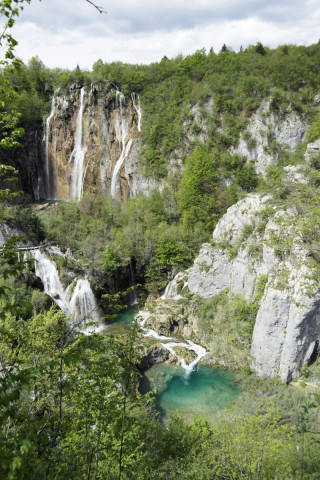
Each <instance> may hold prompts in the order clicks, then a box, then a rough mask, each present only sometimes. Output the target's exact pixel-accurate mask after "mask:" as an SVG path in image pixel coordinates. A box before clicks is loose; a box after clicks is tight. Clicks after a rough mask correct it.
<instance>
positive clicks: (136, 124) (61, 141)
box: [44, 82, 156, 200]
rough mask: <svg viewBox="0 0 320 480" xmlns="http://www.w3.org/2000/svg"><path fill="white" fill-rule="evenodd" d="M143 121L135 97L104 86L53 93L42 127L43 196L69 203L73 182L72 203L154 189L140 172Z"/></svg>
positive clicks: (131, 194) (97, 84)
mask: <svg viewBox="0 0 320 480" xmlns="http://www.w3.org/2000/svg"><path fill="white" fill-rule="evenodd" d="M141 117H142V112H141V108H140V105H139V97H138V96H136V95H134V94H132V95H123V94H122V93H121V92H119V91H118V90H116V89H115V88H114V86H113V85H111V84H109V83H107V82H106V83H104V82H99V83H95V84H91V85H88V86H85V87H82V88H80V86H78V85H72V86H71V87H70V88H69V90H68V92H67V93H66V94H65V95H60V94H56V95H55V98H54V99H53V102H52V107H51V112H50V115H49V116H48V118H47V120H46V122H45V135H44V146H45V148H44V150H45V160H44V161H45V164H46V168H45V169H46V172H47V174H46V177H47V178H46V186H47V197H48V198H50V197H52V198H58V199H61V200H70V199H73V197H75V195H74V193H73V191H74V183H75V182H77V185H79V187H78V188H79V192H80V191H81V193H80V194H79V195H78V198H75V199H79V196H82V194H83V193H85V192H91V193H94V194H96V195H101V194H103V195H107V196H113V197H115V198H118V199H120V200H121V199H127V198H129V197H130V196H134V195H137V194H138V193H139V192H143V193H148V191H149V190H150V189H151V188H154V187H156V184H155V183H154V182H153V181H151V180H148V179H146V178H145V177H144V176H143V175H142V174H141V172H140V171H139V162H138V152H139V149H140V140H139V132H140V129H141ZM77 176H78V177H79V178H78V179H76V177H77ZM80 183H81V185H80Z"/></svg>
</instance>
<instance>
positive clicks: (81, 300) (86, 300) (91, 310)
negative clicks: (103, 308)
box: [67, 278, 100, 322]
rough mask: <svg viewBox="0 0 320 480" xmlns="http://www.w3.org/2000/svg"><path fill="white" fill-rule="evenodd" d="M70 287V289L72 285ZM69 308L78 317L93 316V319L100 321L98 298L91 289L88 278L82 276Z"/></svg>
mask: <svg viewBox="0 0 320 480" xmlns="http://www.w3.org/2000/svg"><path fill="white" fill-rule="evenodd" d="M68 289H70V286H69V287H68ZM68 289H67V293H68ZM69 310H70V312H71V313H73V314H74V315H75V317H76V318H79V319H82V318H83V319H87V318H91V319H92V320H93V321H96V322H99V320H100V315H99V312H98V304H97V300H96V298H95V296H94V293H93V291H92V289H91V285H90V283H89V281H88V280H87V279H86V278H80V279H79V280H78V281H77V283H76V286H75V288H74V290H73V293H72V296H71V298H70V303H69Z"/></svg>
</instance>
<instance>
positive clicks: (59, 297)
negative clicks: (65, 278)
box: [30, 249, 70, 315]
mask: <svg viewBox="0 0 320 480" xmlns="http://www.w3.org/2000/svg"><path fill="white" fill-rule="evenodd" d="M30 253H31V255H32V257H33V258H34V259H35V260H36V261H35V266H34V267H35V272H36V275H37V277H39V278H41V280H42V283H43V286H44V292H45V293H47V294H48V295H49V296H50V297H51V298H53V300H54V301H55V303H56V304H57V305H58V307H59V308H61V310H63V311H64V312H65V313H66V314H67V315H68V314H69V313H70V311H69V302H68V299H67V296H66V294H65V291H64V288H63V286H62V283H61V280H60V277H59V273H58V270H57V267H56V265H55V263H54V262H52V261H51V260H50V259H49V258H48V257H47V256H46V255H45V254H44V253H43V252H42V251H41V250H40V249H35V250H31V251H30Z"/></svg>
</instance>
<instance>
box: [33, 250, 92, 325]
mask: <svg viewBox="0 0 320 480" xmlns="http://www.w3.org/2000/svg"><path fill="white" fill-rule="evenodd" d="M51 251H52V252H53V253H55V254H58V255H63V253H62V252H61V251H60V250H59V249H58V248H57V247H54V248H52V249H51ZM30 253H31V255H32V257H33V258H34V259H35V273H36V275H37V276H38V277H40V278H41V280H42V283H43V285H44V291H45V293H47V294H48V295H49V296H50V297H51V298H52V299H53V300H54V302H55V303H56V304H57V305H58V307H60V308H61V310H63V311H64V313H65V314H66V315H72V316H73V317H74V319H75V320H76V321H77V322H81V321H82V320H83V322H84V323H87V321H88V320H93V321H95V322H99V320H100V314H99V311H98V304H97V301H96V298H95V296H94V293H93V291H92V289H91V286H90V283H89V281H88V280H87V279H86V278H80V279H78V280H77V282H76V284H75V285H74V284H73V283H71V284H70V285H69V286H68V287H67V288H63V285H62V283H61V280H60V277H59V273H58V270H57V267H56V265H55V263H54V262H53V261H52V260H51V259H50V258H48V257H47V256H46V254H45V253H43V252H42V251H41V250H40V249H35V250H31V251H30ZM73 287H74V288H73Z"/></svg>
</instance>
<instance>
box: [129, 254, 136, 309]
mask: <svg viewBox="0 0 320 480" xmlns="http://www.w3.org/2000/svg"><path fill="white" fill-rule="evenodd" d="M129 280H130V287H133V288H132V290H131V292H130V305H137V304H138V295H137V290H136V289H135V285H136V282H135V278H134V271H133V264H132V261H131V262H130V263H129Z"/></svg>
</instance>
